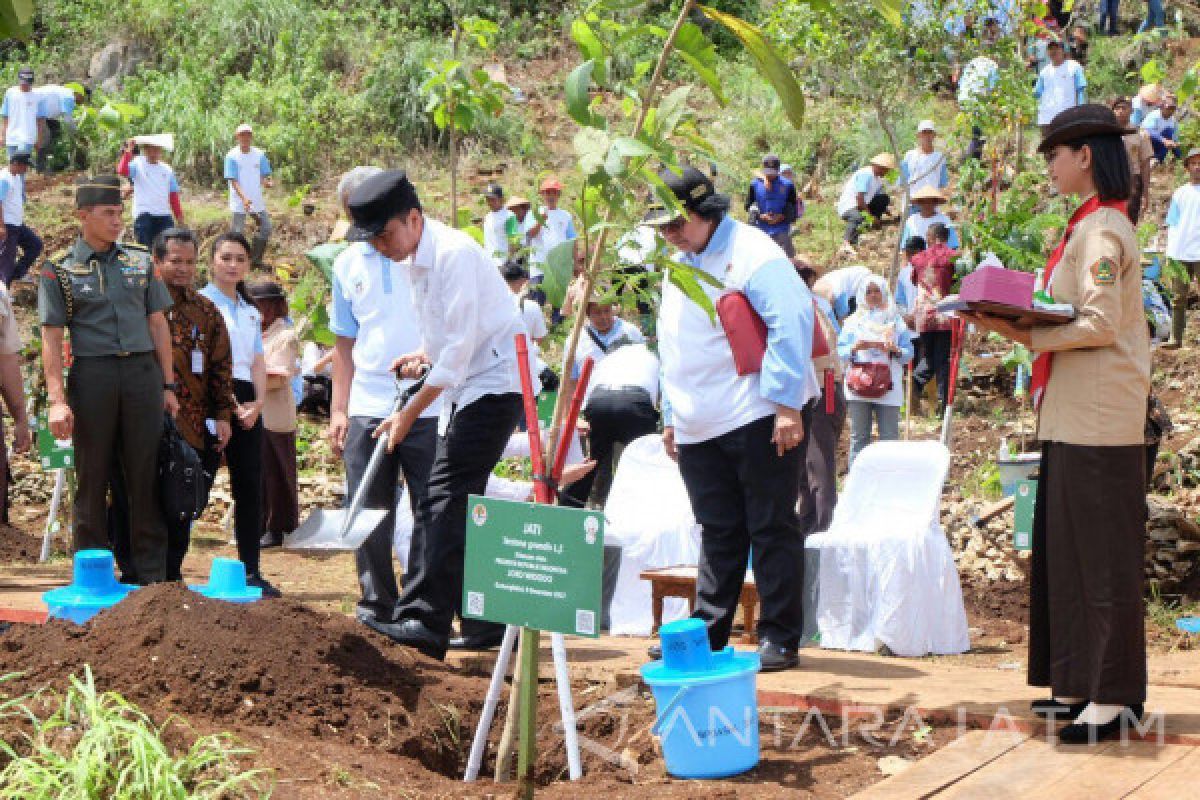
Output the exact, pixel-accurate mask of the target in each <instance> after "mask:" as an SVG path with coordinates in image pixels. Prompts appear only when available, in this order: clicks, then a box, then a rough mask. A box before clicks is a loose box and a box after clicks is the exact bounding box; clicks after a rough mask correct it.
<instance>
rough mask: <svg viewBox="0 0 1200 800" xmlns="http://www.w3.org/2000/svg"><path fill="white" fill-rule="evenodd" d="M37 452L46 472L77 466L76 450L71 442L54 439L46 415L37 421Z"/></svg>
mask: <svg viewBox="0 0 1200 800" xmlns="http://www.w3.org/2000/svg"><path fill="white" fill-rule="evenodd" d="M37 450H38V460H39V461H41V463H42V469H44V470H46V471H51V470H56V469H70V468H71V467H74V466H75V448H74V447H72V446H71V442H70V440H66V441H65V442H63V441H60V440H58V439H55V438H54V434H52V433H50V426H49V425H48V424H47V422H46V417H45V416H44V415H42V416H39V417H38V420H37Z"/></svg>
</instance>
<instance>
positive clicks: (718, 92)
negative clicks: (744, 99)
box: [679, 52, 728, 106]
mask: <svg viewBox="0 0 1200 800" xmlns="http://www.w3.org/2000/svg"><path fill="white" fill-rule="evenodd" d="M679 55H680V57H681V58H683V60H684V61H686V62H687V63H688V65H689V66H690V67H691V68H692V71H693V72H695V73H696V77H698V78H699V79H700V80H702V81H704V85H705V86H707V87H708V90H709V91H710V92H712V93H713V97H714V98H715V99H716V101H717V103H718V104H719V105H722V106H723V105H725V104H726V102H728V101H726V99H725V91H724V90H723V89H722V88H721V80H720V78H718V77H717V73H716V70H714V69H712V68H711V67H706V66H705V65H704V64H702V63H701V62H700V61H698V60H697V59H696V57H695V56H693V55H690V54H688V53H684V52H680V53H679Z"/></svg>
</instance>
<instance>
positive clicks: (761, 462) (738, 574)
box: [679, 408, 811, 650]
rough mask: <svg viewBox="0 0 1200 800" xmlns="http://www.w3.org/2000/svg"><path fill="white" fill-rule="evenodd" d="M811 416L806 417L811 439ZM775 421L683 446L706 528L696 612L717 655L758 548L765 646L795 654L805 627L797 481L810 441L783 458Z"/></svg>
mask: <svg viewBox="0 0 1200 800" xmlns="http://www.w3.org/2000/svg"><path fill="white" fill-rule="evenodd" d="M810 421H811V410H810V409H809V408H806V409H805V411H804V429H805V431H806V432H807V431H808V428H809V423H810ZM774 428H775V417H774V415H772V416H769V417H763V418H762V419H759V420H755V421H754V422H751V423H749V424H747V425H743V426H742V427H740V428H737V429H736V430H732V431H730V432H729V433H726V434H724V435H722V436H718V437H716V438H714V439H709V440H708V441H705V442H699V443H696V444H684V445H680V446H679V471H680V473H681V474H682V476H683V483H684V485H685V486H686V487H687V492H688V498H689V499H690V500H691V504H692V512H693V513H694V514H695V515H696V521H697V522H698V523H700V526H701V529H702V530H701V534H700V567H699V573H698V578H697V581H696V610H695V613H694V614H693V616H695V617H697V618H698V619H702V620H704V623H705V625H706V626H707V627H708V641H709V643H710V644H711V645H712V648H713V649H714V650H719V649H721V648H723V647H724V646H725V645H726V644H727V643H728V642H729V632H730V630H731V629H732V627H733V617H734V613H735V612H736V611H737V607H738V598H739V597H740V596H741V591H742V583H743V582H744V579H745V576H746V564H747V561H748V560H749V558H750V551H751V546H753V567H754V578H755V582H756V583H757V584H758V597H759V609H760V612H759V621H758V635H759V640H760V641H761V640H763V639H769V640H770V641H771V642H772V643H774V644H777V645H782V646H784V647H796V646H797V644H798V643H799V641H800V636H801V633H802V631H803V627H804V609H803V595H802V591H803V585H804V540H803V538H802V537H801V536H800V529H799V525H798V523H797V521H796V495H797V492H798V490H799V486H798V485H797V484H798V481H797V480H796V478H797V476H798V474H799V471H800V464H801V463H803V462H804V460H805V449H806V446H807V439H808V437H807V435H806V436H805V440H804V442H803V443H801V444H800V446H798V447H794V448H792V449H791V450H788V451H787V452H786V453H784V454H783V455H782V456H780V455H778V454H777V453H776V451H775V445H774V444H772V443H771V434H772V432H773V431H774Z"/></svg>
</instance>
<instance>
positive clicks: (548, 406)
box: [537, 391, 558, 428]
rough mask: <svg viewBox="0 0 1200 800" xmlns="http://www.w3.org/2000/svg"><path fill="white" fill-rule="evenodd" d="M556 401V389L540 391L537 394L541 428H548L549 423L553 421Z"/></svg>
mask: <svg viewBox="0 0 1200 800" xmlns="http://www.w3.org/2000/svg"><path fill="white" fill-rule="evenodd" d="M556 402H558V392H557V391H555V392H542V393H541V394H539V395H538V401H537V412H538V421H539V422H541V423H542V427H543V428H549V427H550V423H551V422H553V421H554V404H555V403H556Z"/></svg>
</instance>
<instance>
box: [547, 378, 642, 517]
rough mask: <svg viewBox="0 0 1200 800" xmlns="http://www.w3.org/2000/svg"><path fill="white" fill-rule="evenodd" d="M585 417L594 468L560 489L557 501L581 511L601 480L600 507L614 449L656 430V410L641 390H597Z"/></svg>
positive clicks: (612, 468)
mask: <svg viewBox="0 0 1200 800" xmlns="http://www.w3.org/2000/svg"><path fill="white" fill-rule="evenodd" d="M584 414H585V415H586V416H587V419H588V423H589V424H590V425H591V433H590V434H589V441H590V443H591V453H590V455H591V457H592V458H593V459H594V460H595V461H596V467H595V469H593V470H592V471H591V472H589V473H588V474H587V475H585V476H583V477H582V478H581V479H579V480H578V481H576V482H575V483H573V484H571V485H570V486H568V487H566V488H565V489H563V492H562V498H561V500H560V502H561V503H562V505H564V506H569V507H571V508H583V507H584V505H586V504H587V501H588V497H589V496H590V495H591V493H592V487H593V486H594V485H595V482H596V481H597V480H600V494H601V496H600V497H599V502H600V504H601V505H603V503H604V501H605V499H607V496H608V488H609V487H610V486H611V485H612V475H613V474H615V473H616V470H617V467H616V463H615V459H614V453H615V449H616V446H617V445H618V444H620V445H622V446H624V445H628V444H629V443H630V442H632V441H633V440H634V439H637V438H639V437H642V436H645V435H646V434H648V433H654V432H655V431H656V430H658V410H657V409H655V408H654V402H653V401H652V400H651V399H650V395H649V394H648V393H647V392H646V391H645V390H644V389H639V388H626V389H596V390H595V391H593V392H592V396H591V397H590V398H589V399H588V404H587V408H586V409H585V410H584Z"/></svg>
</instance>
